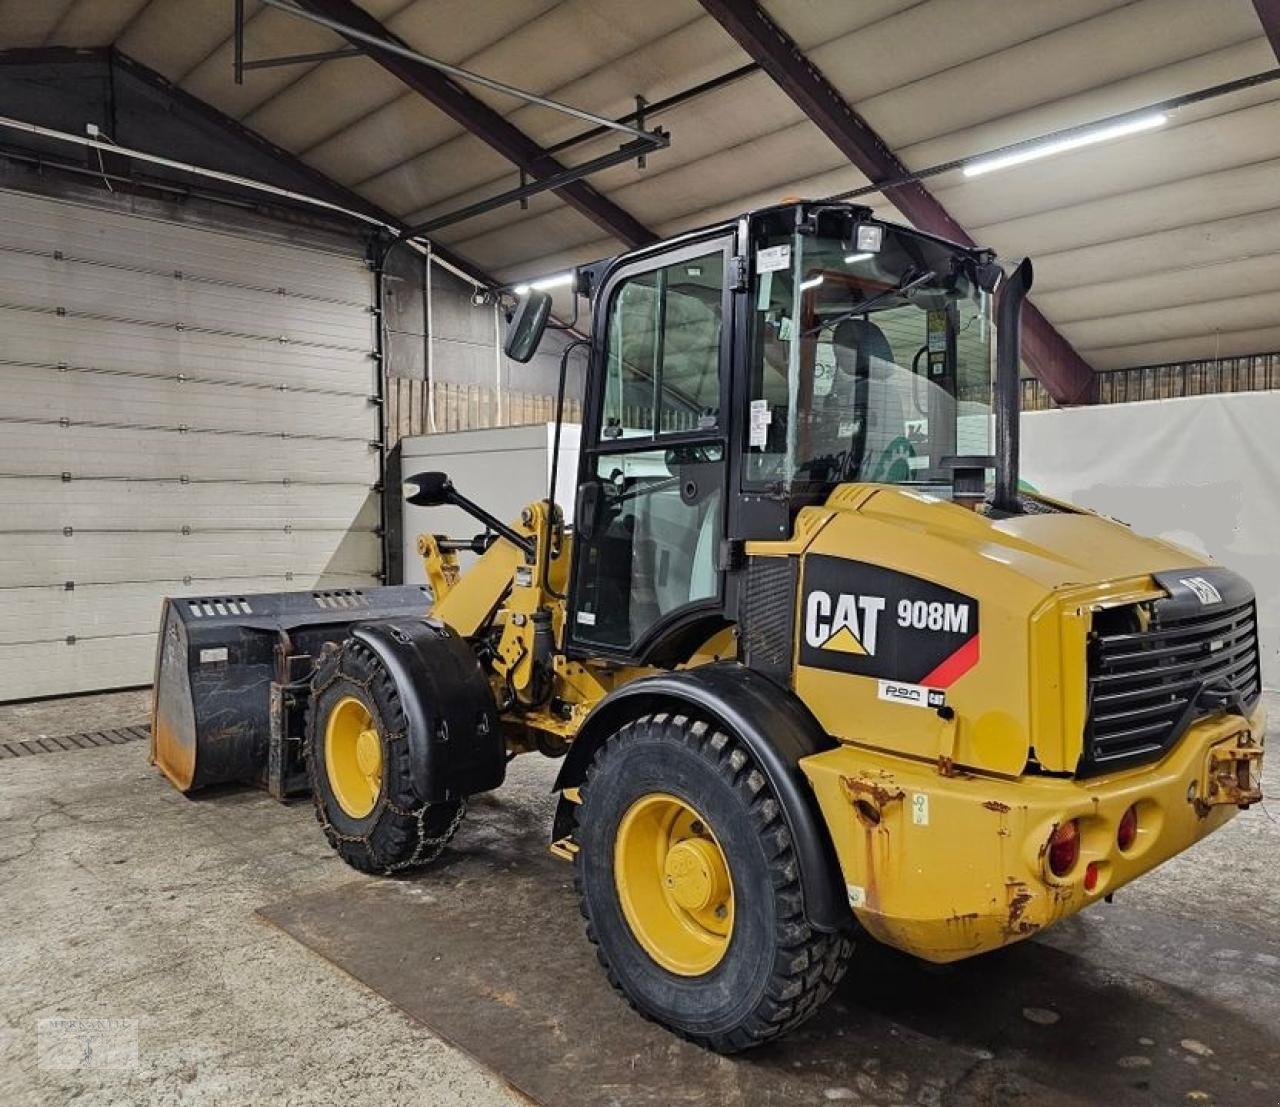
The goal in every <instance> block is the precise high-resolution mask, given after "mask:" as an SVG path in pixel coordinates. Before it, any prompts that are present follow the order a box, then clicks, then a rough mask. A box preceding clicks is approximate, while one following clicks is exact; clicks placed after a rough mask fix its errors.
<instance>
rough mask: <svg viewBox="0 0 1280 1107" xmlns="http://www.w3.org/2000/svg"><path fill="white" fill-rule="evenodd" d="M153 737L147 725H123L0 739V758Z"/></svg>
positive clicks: (80, 748) (88, 747)
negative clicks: (113, 728) (79, 731)
mask: <svg viewBox="0 0 1280 1107" xmlns="http://www.w3.org/2000/svg"><path fill="white" fill-rule="evenodd" d="M150 738H151V728H150V727H148V726H122V727H117V728H116V729H115V730H94V731H89V732H87V733H85V734H62V735H59V736H57V737H50V736H48V735H45V734H42V735H41V736H40V737H39V738H24V739H22V740H20V741H19V740H15V741H12V742H0V761H3V760H4V759H5V758H7V757H30V756H32V755H33V754H37V753H68V752H70V751H71V750H92V749H97V748H98V747H100V746H123V745H124V744H125V743H126V742H146V741H148V740H149V739H150Z"/></svg>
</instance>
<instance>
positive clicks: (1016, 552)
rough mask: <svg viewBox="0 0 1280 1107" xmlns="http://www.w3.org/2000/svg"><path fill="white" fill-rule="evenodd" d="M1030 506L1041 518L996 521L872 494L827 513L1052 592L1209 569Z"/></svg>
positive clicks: (1112, 529)
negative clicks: (913, 537) (854, 516)
mask: <svg viewBox="0 0 1280 1107" xmlns="http://www.w3.org/2000/svg"><path fill="white" fill-rule="evenodd" d="M1035 502H1040V503H1043V504H1044V506H1045V507H1046V508H1047V510H1045V511H1044V512H1043V513H1040V512H1037V513H1035V514H1027V515H1017V516H1012V517H1009V518H1004V519H997V518H992V517H989V516H986V515H980V514H978V513H976V512H973V511H969V510H968V509H966V508H962V507H959V506H957V505H955V504H953V503H950V502H948V501H945V500H939V499H937V498H936V497H932V496H927V495H922V494H920V493H916V492H910V491H906V490H902V489H892V488H876V489H873V490H869V494H867V495H862V496H846V495H842V494H841V493H840V492H837V493H835V494H834V495H833V496H832V499H831V502H830V504H829V506H830V507H833V508H836V509H838V510H842V511H849V510H852V511H855V512H857V513H858V514H859V515H860V516H862V517H863V518H866V519H874V520H878V521H881V522H884V523H886V524H889V525H891V526H895V527H898V528H902V529H904V530H907V531H914V532H916V533H917V534H919V535H921V537H924V538H927V539H932V540H934V541H936V542H939V543H944V544H945V545H947V546H951V547H953V548H955V550H956V552H957V553H961V552H963V553H964V554H968V555H972V556H976V557H979V558H982V559H985V560H988V561H991V562H995V563H997V564H999V565H1002V566H1004V567H1005V568H1006V569H1007V570H1008V571H1009V572H1010V573H1015V574H1017V575H1019V576H1021V577H1023V578H1025V579H1026V580H1027V581H1029V582H1034V583H1035V584H1038V585H1040V586H1042V587H1043V588H1046V589H1052V590H1056V589H1059V588H1065V587H1072V586H1080V585H1088V584H1102V583H1106V582H1110V581H1115V580H1124V579H1129V578H1133V577H1138V576H1147V575H1150V574H1152V573H1157V572H1161V571H1164V570H1168V569H1187V568H1192V567H1195V566H1203V565H1207V564H1209V562H1207V561H1206V560H1205V559H1204V558H1203V557H1200V556H1198V555H1196V554H1194V553H1192V552H1190V551H1188V550H1185V549H1182V548H1181V547H1179V546H1175V545H1173V544H1172V543H1169V542H1164V541H1161V540H1160V539H1157V538H1147V537H1145V536H1143V535H1140V534H1136V533H1135V532H1134V531H1133V530H1131V529H1130V528H1129V527H1128V526H1126V525H1125V524H1123V523H1121V522H1118V521H1116V520H1114V519H1108V518H1105V517H1104V516H1101V515H1096V514H1094V513H1093V512H1089V511H1084V510H1082V509H1080V508H1076V507H1071V506H1070V505H1066V504H1056V503H1053V502H1052V501H1035Z"/></svg>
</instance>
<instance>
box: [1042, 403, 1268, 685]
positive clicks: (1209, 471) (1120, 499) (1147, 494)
mask: <svg viewBox="0 0 1280 1107" xmlns="http://www.w3.org/2000/svg"><path fill="white" fill-rule="evenodd" d="M1022 478H1023V479H1024V480H1026V481H1029V482H1030V483H1031V484H1033V485H1034V486H1035V487H1036V488H1038V489H1040V490H1041V491H1042V492H1045V493H1047V494H1048V495H1051V496H1057V497H1060V498H1061V499H1065V500H1070V501H1071V502H1073V503H1078V504H1080V505H1081V506H1083V507H1088V508H1091V509H1092V510H1094V511H1100V512H1102V513H1104V514H1106V515H1110V516H1113V517H1114V518H1116V519H1122V520H1124V522H1126V523H1128V524H1130V525H1131V526H1132V527H1133V528H1134V530H1136V531H1139V532H1140V533H1143V534H1150V535H1155V536H1158V537H1160V538H1168V539H1170V540H1171V541H1174V542H1177V543H1178V544H1179V545H1181V546H1185V547H1188V548H1190V549H1193V550H1197V551H1201V552H1204V553H1207V554H1209V555H1210V556H1211V557H1213V558H1214V559H1215V560H1217V561H1218V562H1220V563H1221V564H1223V565H1225V566H1227V567H1228V568H1230V569H1235V570H1236V571H1237V572H1239V573H1242V574H1243V575H1244V576H1245V577H1247V578H1248V579H1249V581H1250V582H1251V583H1252V584H1253V587H1254V589H1255V590H1256V591H1257V594H1258V625H1259V633H1260V636H1261V640H1262V641H1261V644H1262V673H1263V681H1264V683H1265V684H1266V686H1267V687H1269V688H1276V687H1278V686H1280V392H1241V393H1232V394H1227V395H1217V396H1192V397H1187V398H1185V399H1176V400H1154V401H1150V402H1144V403H1131V404H1102V405H1099V406H1096V407H1082V408H1071V409H1066V410H1061V411H1035V412H1027V413H1025V414H1024V416H1023V422H1022Z"/></svg>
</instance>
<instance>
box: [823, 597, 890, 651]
mask: <svg viewBox="0 0 1280 1107" xmlns="http://www.w3.org/2000/svg"><path fill="white" fill-rule="evenodd" d="M884 607H885V599H884V597H883V596H855V595H852V594H851V593H849V592H841V593H840V594H839V595H837V596H836V597H835V598H834V600H833V599H832V597H831V594H830V593H829V592H823V591H819V590H817V589H815V590H814V591H812V592H810V593H809V597H808V600H807V601H806V603H805V613H804V635H805V641H806V642H808V644H809V645H810V646H812V647H813V648H814V649H820V650H831V651H833V652H835V653H845V654H852V655H854V656H855V657H875V655H876V633H877V631H878V630H879V627H880V613H881V612H882V611H883V610H884Z"/></svg>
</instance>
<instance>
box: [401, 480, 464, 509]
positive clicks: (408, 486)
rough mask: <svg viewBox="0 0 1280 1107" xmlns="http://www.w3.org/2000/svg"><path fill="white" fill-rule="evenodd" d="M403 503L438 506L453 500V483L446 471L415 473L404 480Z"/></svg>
mask: <svg viewBox="0 0 1280 1107" xmlns="http://www.w3.org/2000/svg"><path fill="white" fill-rule="evenodd" d="M404 499H405V503H410V504H416V505H417V506H418V507H439V506H441V504H447V503H452V502H453V484H452V483H451V482H450V480H449V476H448V474H447V473H416V474H415V475H414V476H412V477H409V478H408V479H406V480H405V482H404Z"/></svg>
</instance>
